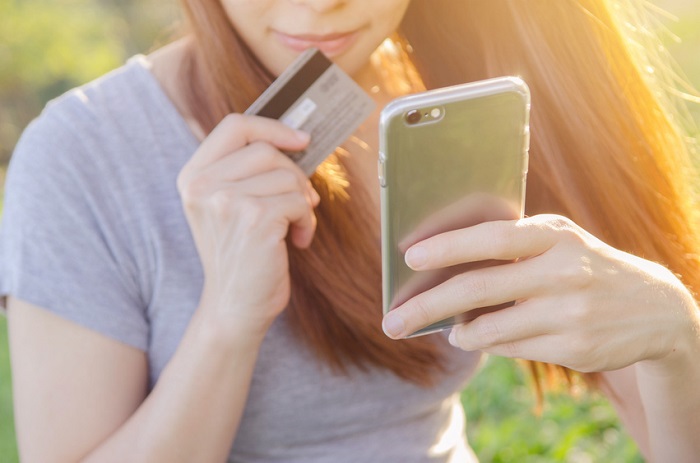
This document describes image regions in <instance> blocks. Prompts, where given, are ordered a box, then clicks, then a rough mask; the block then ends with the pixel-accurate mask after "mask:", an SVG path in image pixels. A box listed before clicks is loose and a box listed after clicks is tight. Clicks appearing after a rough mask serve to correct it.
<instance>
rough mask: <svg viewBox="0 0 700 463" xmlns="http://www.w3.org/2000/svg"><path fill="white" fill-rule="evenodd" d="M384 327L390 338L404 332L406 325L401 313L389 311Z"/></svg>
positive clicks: (383, 323)
mask: <svg viewBox="0 0 700 463" xmlns="http://www.w3.org/2000/svg"><path fill="white" fill-rule="evenodd" d="M382 328H383V329H384V333H385V334H386V335H387V336H389V337H390V338H398V337H400V336H401V335H402V334H403V332H404V330H405V329H406V326H405V325H404V323H403V319H402V318H401V317H400V316H399V315H397V314H395V313H391V312H389V313H388V314H387V315H386V316H385V317H384V321H383V322H382Z"/></svg>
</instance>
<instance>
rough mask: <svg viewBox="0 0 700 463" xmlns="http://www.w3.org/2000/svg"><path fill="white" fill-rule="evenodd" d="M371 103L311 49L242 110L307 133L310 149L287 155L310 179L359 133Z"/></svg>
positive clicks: (371, 101)
mask: <svg viewBox="0 0 700 463" xmlns="http://www.w3.org/2000/svg"><path fill="white" fill-rule="evenodd" d="M374 108H375V103H374V100H372V98H371V97H370V96H369V95H368V94H367V93H366V92H365V91H364V90H363V89H362V88H361V87H360V86H359V85H357V84H356V83H355V81H354V80H352V78H351V77H350V76H348V75H347V74H346V73H345V72H344V71H343V70H342V69H340V67H339V66H337V65H336V64H334V63H333V62H332V61H330V60H329V59H328V58H326V56H325V55H324V54H323V53H321V52H320V51H319V50H317V49H315V48H310V49H308V50H306V51H304V52H303V53H302V54H301V55H300V56H299V57H298V58H297V59H296V60H295V61H294V62H293V63H292V64H291V65H290V66H289V67H288V68H287V69H286V70H285V71H284V72H283V73H282V74H280V76H279V77H278V78H277V79H275V81H274V82H273V83H272V84H271V85H270V86H269V87H268V88H267V90H265V91H264V92H263V94H262V95H260V97H259V98H258V99H257V100H255V102H254V103H253V104H252V105H250V107H249V108H248V109H247V110H246V111H245V114H248V115H256V116H262V117H269V118H272V119H278V120H280V121H281V122H282V123H284V124H285V125H288V126H289V127H292V128H294V129H299V130H303V131H304V132H307V133H309V134H311V141H310V143H309V146H308V147H307V148H306V149H305V150H303V151H299V152H293V153H291V152H290V153H287V154H288V155H289V156H290V157H291V158H292V160H293V161H294V162H295V163H296V164H297V165H298V166H299V167H300V168H301V169H302V170H303V171H304V172H305V173H306V175H307V176H310V175H311V174H313V173H314V171H315V170H316V167H318V165H319V164H321V163H322V162H323V161H324V160H325V159H326V158H327V157H328V156H329V155H330V154H331V153H333V151H335V149H336V148H337V147H338V146H340V144H341V143H343V142H344V141H345V140H347V139H348V137H350V135H352V134H353V132H355V130H357V128H358V127H359V126H360V124H362V122H364V121H365V119H367V117H369V115H370V114H371V113H372V111H373V110H374Z"/></svg>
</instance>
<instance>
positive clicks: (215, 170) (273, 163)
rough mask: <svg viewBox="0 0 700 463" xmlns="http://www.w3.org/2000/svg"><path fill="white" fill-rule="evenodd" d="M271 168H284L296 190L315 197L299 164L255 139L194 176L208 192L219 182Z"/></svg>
mask: <svg viewBox="0 0 700 463" xmlns="http://www.w3.org/2000/svg"><path fill="white" fill-rule="evenodd" d="M273 170H286V171H288V172H290V173H291V174H293V175H294V176H295V177H296V181H297V184H298V186H299V189H301V190H304V189H305V190H308V196H309V198H311V199H313V200H315V196H316V194H315V190H314V191H313V192H312V191H311V190H312V189H313V188H312V187H311V182H309V179H308V178H307V177H306V175H305V174H304V172H303V171H302V170H301V169H300V168H299V166H298V165H296V164H295V163H294V161H292V160H291V159H290V158H289V156H287V155H286V154H284V153H281V152H280V151H279V150H278V149H277V148H275V147H274V146H272V145H270V144H269V143H266V142H254V143H251V144H249V145H248V146H246V147H244V148H241V149H240V150H239V151H238V152H236V153H235V155H229V156H224V157H223V158H221V159H219V160H218V161H217V162H215V163H213V164H211V165H209V166H207V167H205V168H204V169H203V170H202V171H201V172H200V173H199V174H198V175H197V178H196V182H198V184H199V185H200V186H201V188H200V189H201V190H205V191H210V190H211V189H212V188H216V187H217V186H218V185H221V184H222V183H229V182H231V181H239V180H244V179H247V178H253V177H255V176H258V175H260V174H262V173H265V172H269V171H273Z"/></svg>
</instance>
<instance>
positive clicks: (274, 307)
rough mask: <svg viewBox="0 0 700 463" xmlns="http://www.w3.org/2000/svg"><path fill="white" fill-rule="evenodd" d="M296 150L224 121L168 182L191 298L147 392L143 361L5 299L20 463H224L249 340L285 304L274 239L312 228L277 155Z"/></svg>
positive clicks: (247, 377) (251, 355) (247, 370)
mask: <svg viewBox="0 0 700 463" xmlns="http://www.w3.org/2000/svg"><path fill="white" fill-rule="evenodd" d="M308 142H309V136H308V135H307V134H301V133H298V132H296V131H293V130H292V129H290V128H288V127H286V126H284V125H283V124H282V123H280V122H278V121H274V120H271V119H264V118H256V117H247V116H242V115H230V116H228V117H226V118H225V119H224V120H223V121H222V122H221V123H220V124H219V125H218V126H217V128H216V129H214V131H213V132H212V133H211V134H210V135H209V137H207V139H206V140H204V142H203V143H202V144H201V145H200V147H199V149H198V150H197V152H196V153H195V154H194V155H193V157H192V158H191V159H190V161H189V162H188V163H187V165H185V167H184V168H183V169H182V171H181V172H180V175H179V176H178V189H179V191H180V196H181V198H182V203H183V209H184V212H185V215H186V217H187V221H188V225H189V227H190V230H191V232H192V235H193V237H194V241H195V246H196V247H197V251H198V253H199V257H200V260H201V262H202V266H203V270H204V288H203V290H202V295H201V299H200V303H199V306H198V307H197V308H196V311H195V313H194V316H193V318H192V320H191V321H190V324H189V326H188V328H187V330H186V332H185V335H184V337H183V339H182V340H181V343H180V345H179V346H178V349H177V351H176V352H175V354H174V356H173V358H172V359H171V361H170V362H169V363H168V365H167V366H166V368H165V369H164V371H163V373H162V374H161V376H160V378H159V379H158V382H157V383H156V385H155V387H154V389H153V391H151V392H150V394H147V392H146V389H147V381H148V364H147V358H146V355H145V354H144V353H143V352H140V351H138V350H136V349H134V348H132V347H129V346H126V345H124V344H121V343H119V342H117V341H114V340H111V339H108V338H106V337H104V336H102V335H100V334H97V333H95V332H92V331H90V330H87V329H85V328H82V327H80V326H78V325H76V324H73V323H71V322H69V321H66V320H64V319H61V318H59V317H58V316H56V315H53V314H51V313H49V312H48V311H46V310H43V309H42V308H40V307H35V306H32V305H30V304H28V303H27V302H25V301H20V300H17V299H15V298H9V301H8V316H9V332H10V349H11V355H12V366H13V371H14V378H13V381H14V389H15V394H16V395H15V398H16V400H15V410H16V419H17V432H18V441H19V450H20V454H21V455H22V458H23V461H24V462H26V463H33V462H41V463H45V462H51V463H53V462H56V463H68V462H76V461H84V462H124V461H128V462H134V463H138V462H148V463H158V462H164V463H165V462H167V463H177V462H193V461H196V462H199V461H202V462H217V461H226V459H227V457H228V455H229V452H230V450H231V445H232V443H233V440H234V437H235V435H236V431H237V428H238V425H239V422H240V419H241V415H242V413H243V409H244V407H245V402H246V398H247V396H248V388H249V386H250V381H251V377H252V374H253V370H254V367H255V363H256V360H257V356H258V351H259V348H260V344H261V343H262V340H263V338H264V337H265V334H266V333H267V330H268V329H269V327H270V325H271V324H272V322H273V321H274V320H275V318H276V317H277V316H278V315H279V314H280V313H281V312H282V311H283V310H284V307H286V305H287V303H288V301H289V297H290V281H289V280H290V279H289V268H288V259H287V244H286V237H287V235H289V237H290V241H291V242H292V244H293V245H295V246H297V247H300V248H305V247H307V246H309V244H310V243H311V240H312V239H313V235H314V232H315V227H316V217H315V215H314V212H313V208H314V207H315V206H316V205H318V201H319V197H318V194H316V192H315V191H314V190H313V188H312V187H311V184H310V182H309V181H308V179H307V178H306V176H305V175H304V173H303V172H302V171H301V170H300V169H299V168H298V167H297V166H296V165H295V164H294V163H293V162H292V161H291V160H290V159H289V158H288V157H287V156H286V155H284V154H283V153H282V152H281V151H280V150H282V149H292V150H299V149H302V148H304V147H305V146H306V145H307V144H308ZM256 263H257V264H258V265H255V264H256Z"/></svg>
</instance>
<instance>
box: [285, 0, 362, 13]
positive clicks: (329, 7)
mask: <svg viewBox="0 0 700 463" xmlns="http://www.w3.org/2000/svg"><path fill="white" fill-rule="evenodd" d="M289 1H290V2H292V3H294V4H295V5H305V6H307V7H309V8H311V9H312V10H314V11H316V12H318V13H327V12H329V11H333V10H336V9H338V8H340V7H341V6H342V5H343V4H345V3H347V1H348V0H289Z"/></svg>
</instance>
